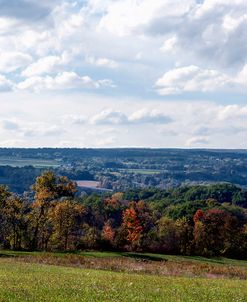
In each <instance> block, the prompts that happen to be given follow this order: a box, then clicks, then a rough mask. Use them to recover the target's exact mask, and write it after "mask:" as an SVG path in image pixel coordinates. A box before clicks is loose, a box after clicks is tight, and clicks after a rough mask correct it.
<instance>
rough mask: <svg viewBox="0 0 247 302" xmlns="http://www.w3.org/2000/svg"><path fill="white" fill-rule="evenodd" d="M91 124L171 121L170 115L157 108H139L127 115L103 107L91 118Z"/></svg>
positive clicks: (160, 122) (161, 122) (162, 122)
mask: <svg viewBox="0 0 247 302" xmlns="http://www.w3.org/2000/svg"><path fill="white" fill-rule="evenodd" d="M90 121H91V123H92V124H106V125H109V124H112V125H131V124H133V125H134V124H149V123H150V124H167V123H170V122H172V119H171V117H169V116H167V115H165V114H164V113H162V112H160V111H158V110H155V109H153V110H149V109H146V108H144V109H140V110H138V111H135V112H133V113H132V114H130V115H128V114H125V113H123V112H120V111H115V110H113V109H105V110H103V111H101V112H100V113H99V114H96V115H94V116H93V117H92V118H91V120H90Z"/></svg>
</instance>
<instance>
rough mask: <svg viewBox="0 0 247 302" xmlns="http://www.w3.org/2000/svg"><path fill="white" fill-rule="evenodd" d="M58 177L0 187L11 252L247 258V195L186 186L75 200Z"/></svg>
mask: <svg viewBox="0 0 247 302" xmlns="http://www.w3.org/2000/svg"><path fill="white" fill-rule="evenodd" d="M76 191H77V188H76V184H75V183H74V182H72V181H70V180H69V179H68V178H67V177H65V176H56V175H55V174H54V173H53V172H52V171H47V172H44V173H43V174H42V175H41V176H39V177H37V179H36V182H35V184H34V185H33V187H32V192H31V193H29V194H25V195H16V194H13V193H11V192H10V191H9V190H8V188H7V187H5V186H3V185H2V186H1V187H0V244H1V246H2V248H5V249H15V250H46V251H56V250H59V251H76V250H84V249H90V250H91V249H97V250H122V251H125V250H128V251H129V250H131V251H145V252H149V251H150V252H157V253H171V254H183V255H204V256H227V257H235V258H247V191H245V190H243V189H241V188H239V187H236V186H234V185H228V184H219V185H211V186H184V187H179V188H177V189H171V190H158V189H150V190H130V191H126V192H123V193H122V192H119V193H112V194H105V195H102V194H101V195H96V194H91V195H84V196H77V195H76Z"/></svg>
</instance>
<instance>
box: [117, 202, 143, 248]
mask: <svg viewBox="0 0 247 302" xmlns="http://www.w3.org/2000/svg"><path fill="white" fill-rule="evenodd" d="M122 226H123V228H124V229H126V231H127V238H126V239H127V240H128V242H129V243H130V247H131V249H132V250H135V249H137V248H138V246H139V245H140V239H141V236H142V232H143V227H142V226H141V224H140V220H139V219H138V217H137V212H136V210H135V209H134V206H133V205H132V206H130V207H129V208H127V209H126V210H125V211H124V212H123V223H122Z"/></svg>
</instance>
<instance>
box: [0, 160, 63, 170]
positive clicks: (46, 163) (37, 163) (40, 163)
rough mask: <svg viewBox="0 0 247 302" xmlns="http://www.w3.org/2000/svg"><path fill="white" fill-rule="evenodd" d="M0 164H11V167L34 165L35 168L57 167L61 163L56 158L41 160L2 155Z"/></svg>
mask: <svg viewBox="0 0 247 302" xmlns="http://www.w3.org/2000/svg"><path fill="white" fill-rule="evenodd" d="M0 166H10V167H20V168H21V167H25V166H33V167H35V168H56V167H59V166H60V164H59V163H58V162H57V161H55V160H39V159H31V158H20V159H18V158H11V157H10V158H8V157H0Z"/></svg>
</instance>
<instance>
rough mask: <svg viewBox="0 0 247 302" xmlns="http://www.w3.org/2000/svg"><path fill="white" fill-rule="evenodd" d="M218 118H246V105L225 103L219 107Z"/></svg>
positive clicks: (222, 119)
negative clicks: (225, 104)
mask: <svg viewBox="0 0 247 302" xmlns="http://www.w3.org/2000/svg"><path fill="white" fill-rule="evenodd" d="M218 118H219V120H221V121H224V120H227V119H231V120H233V119H236V118H244V119H246V118H247V106H240V105H227V106H224V107H222V108H221V110H219V113H218Z"/></svg>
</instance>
